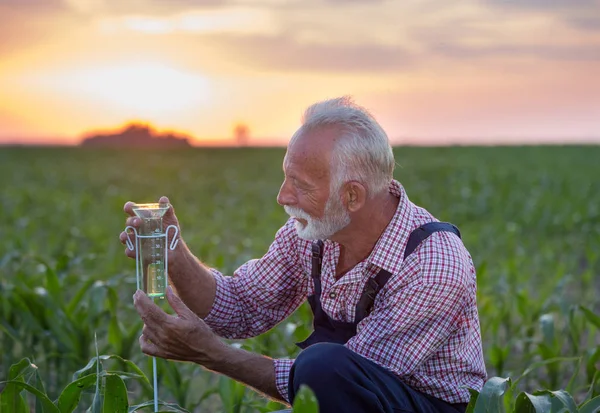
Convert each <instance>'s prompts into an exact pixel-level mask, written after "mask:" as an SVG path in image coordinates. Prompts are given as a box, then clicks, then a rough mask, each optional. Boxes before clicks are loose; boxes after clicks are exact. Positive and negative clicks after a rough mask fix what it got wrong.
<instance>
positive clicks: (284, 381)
mask: <svg viewBox="0 0 600 413" xmlns="http://www.w3.org/2000/svg"><path fill="white" fill-rule="evenodd" d="M294 361H295V359H274V360H273V362H274V364H275V386H276V387H277V391H278V392H279V394H280V395H281V397H283V399H284V400H285V401H287V402H288V403H289V401H290V398H289V395H288V382H289V378H290V370H291V368H292V365H293V364H294Z"/></svg>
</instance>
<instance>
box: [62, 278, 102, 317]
mask: <svg viewBox="0 0 600 413" xmlns="http://www.w3.org/2000/svg"><path fill="white" fill-rule="evenodd" d="M94 282H96V280H95V279H94V278H89V279H88V280H86V281H85V282H84V283H83V285H82V286H81V287H80V288H79V290H77V292H76V293H75V295H74V296H73V298H71V301H69V305H67V314H68V315H73V314H75V312H76V310H77V307H78V306H79V303H80V302H81V300H82V299H83V297H84V296H85V294H86V293H87V292H88V290H89V289H90V287H91V286H92V285H93V284H94Z"/></svg>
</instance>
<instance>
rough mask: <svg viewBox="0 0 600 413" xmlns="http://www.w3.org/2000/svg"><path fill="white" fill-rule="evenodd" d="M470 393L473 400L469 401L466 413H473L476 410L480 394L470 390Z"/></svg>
mask: <svg viewBox="0 0 600 413" xmlns="http://www.w3.org/2000/svg"><path fill="white" fill-rule="evenodd" d="M468 390H469V393H471V399H469V404H468V405H467V410H466V411H465V413H473V411H474V410H475V404H476V403H477V398H478V397H479V392H478V391H477V390H474V389H468Z"/></svg>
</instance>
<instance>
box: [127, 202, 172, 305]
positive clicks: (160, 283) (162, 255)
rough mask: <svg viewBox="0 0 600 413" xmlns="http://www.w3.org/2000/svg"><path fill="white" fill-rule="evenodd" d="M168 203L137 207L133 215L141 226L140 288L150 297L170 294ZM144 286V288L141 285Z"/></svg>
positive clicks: (139, 241) (138, 245) (139, 254)
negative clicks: (165, 216) (165, 222)
mask: <svg viewBox="0 0 600 413" xmlns="http://www.w3.org/2000/svg"><path fill="white" fill-rule="evenodd" d="M168 209H169V204H136V205H134V207H133V212H134V213H135V215H136V216H138V217H139V218H140V219H141V220H142V223H141V225H140V227H139V232H138V233H137V248H138V255H137V261H138V263H137V265H139V269H140V270H141V271H140V274H139V275H141V280H138V288H141V289H142V290H143V291H144V292H145V293H146V294H147V295H148V296H149V297H152V298H153V297H159V298H164V297H165V293H166V291H167V245H166V244H167V234H166V232H164V231H163V222H162V217H163V216H164V215H165V213H166V212H167V211H168ZM140 283H141V285H139V284H140Z"/></svg>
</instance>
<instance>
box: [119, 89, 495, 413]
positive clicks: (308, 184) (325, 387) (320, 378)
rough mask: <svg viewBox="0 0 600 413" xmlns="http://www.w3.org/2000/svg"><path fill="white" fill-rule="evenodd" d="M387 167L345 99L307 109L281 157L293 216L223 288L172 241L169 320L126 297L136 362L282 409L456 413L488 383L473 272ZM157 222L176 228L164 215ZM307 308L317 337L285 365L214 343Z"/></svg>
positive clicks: (282, 196) (374, 130)
mask: <svg viewBox="0 0 600 413" xmlns="http://www.w3.org/2000/svg"><path fill="white" fill-rule="evenodd" d="M394 164H395V163H394V157H393V153H392V148H391V146H390V144H389V141H388V138H387V136H386V134H385V132H384V131H383V130H382V128H381V127H380V126H379V124H378V123H377V122H376V121H375V120H374V119H373V117H372V116H371V115H370V114H369V113H368V112H367V111H366V110H365V109H363V108H362V107H360V106H358V105H356V104H354V103H353V102H352V101H351V100H350V99H349V98H345V97H344V98H338V99H332V100H327V101H324V102H319V103H316V104H314V105H312V106H311V107H309V108H308V109H307V111H306V113H305V115H304V118H303V123H302V125H301V127H300V128H299V129H298V131H297V132H296V133H295V134H294V136H293V137H292V139H291V141H290V143H289V145H288V148H287V153H286V155H285V158H284V160H283V170H284V173H285V179H284V181H283V184H282V186H281V189H280V191H279V195H278V197H277V202H278V203H279V204H280V205H282V206H283V207H284V209H285V211H286V212H287V213H288V214H289V215H290V219H289V220H288V221H287V222H286V223H285V225H283V227H281V228H280V229H279V231H278V232H277V234H276V236H275V239H274V241H273V243H272V244H271V246H270V247H269V249H268V251H267V252H266V254H265V255H264V256H263V257H261V258H259V259H255V260H251V261H249V262H247V263H245V264H244V265H242V266H241V267H240V268H238V269H237V270H236V271H235V272H234V274H233V276H231V277H226V276H223V275H222V274H221V273H220V272H219V271H218V270H216V269H214V268H208V267H207V266H205V265H204V264H202V263H201V262H200V261H199V260H198V259H197V258H196V257H195V256H194V255H193V254H192V253H191V252H190V250H189V249H188V247H187V246H186V244H185V243H184V242H183V240H182V239H180V240H179V241H180V242H179V243H178V245H177V248H176V250H175V251H172V252H171V255H170V257H169V260H170V263H169V274H170V280H171V282H172V284H173V285H174V287H175V289H176V291H177V295H175V293H174V292H173V291H172V290H171V289H169V291H168V292H167V299H168V300H169V302H170V304H171V306H172V307H173V309H174V310H175V312H176V313H177V316H170V315H167V314H166V313H164V312H162V310H160V309H159V307H157V306H156V305H154V304H153V303H152V301H150V299H149V298H148V297H146V296H145V295H144V294H143V293H141V292H140V291H138V292H136V294H135V296H134V302H135V306H136V308H137V310H138V312H139V314H140V316H141V317H142V320H143V321H144V328H143V334H142V336H141V337H140V344H141V348H142V351H143V352H144V353H146V354H148V355H153V356H157V357H162V358H167V359H172V360H182V361H189V362H194V363H198V364H200V365H202V366H204V367H205V368H207V369H209V370H212V371H215V372H218V373H221V374H224V375H227V376H229V377H231V378H233V379H235V380H238V381H240V382H242V383H245V384H246V385H248V386H251V387H253V388H254V389H256V390H257V391H259V392H261V393H263V394H265V395H267V396H269V397H272V398H274V399H276V400H279V401H282V402H284V403H288V404H291V403H293V400H294V397H295V394H296V393H297V391H298V389H299V387H300V385H302V384H305V385H307V386H309V387H310V388H311V389H312V390H313V391H314V392H315V394H316V396H317V399H318V402H319V405H320V411H321V413H332V412H365V413H375V412H390V413H391V412H399V411H407V412H455V411H459V412H463V411H464V410H465V409H466V405H467V403H468V401H469V391H468V390H467V389H468V388H473V389H476V390H478V391H479V390H481V388H482V386H483V383H484V381H485V379H486V371H485V366H484V362H483V355H482V346H481V336H480V327H479V319H478V313H477V305H476V276H475V269H474V266H473V262H472V260H471V257H470V255H469V252H468V251H467V250H466V248H465V247H464V245H463V243H462V241H461V238H460V233H459V231H458V229H457V228H456V227H454V226H453V225H450V224H447V223H441V222H439V221H438V220H437V219H436V218H434V217H433V216H432V215H431V214H430V213H429V212H427V211H426V210H425V209H423V208H421V207H419V206H416V205H415V204H413V203H412V202H411V201H410V200H409V199H408V197H407V195H406V193H405V191H404V188H403V187H402V185H401V184H400V183H399V182H398V181H396V180H394V179H393V177H392V175H393V170H394ZM161 202H168V199H167V198H166V197H163V198H161ZM131 206H132V204H131V203H127V204H125V208H124V209H125V212H126V213H128V214H129V215H131V216H130V217H129V218H128V219H127V224H128V225H134V226H137V225H139V219H138V218H135V217H133V214H132V211H131ZM164 222H165V225H170V224H175V225H178V223H177V218H176V217H175V214H174V211H173V208H172V207H171V209H170V210H169V211H168V212H167V215H166V216H165V218H164ZM127 236H128V235H127V234H126V233H124V232H123V233H121V236H120V238H121V242H122V243H125V241H126V238H127ZM126 254H127V255H128V256H130V257H134V256H135V253H134V252H132V251H128V250H127V249H126ZM307 299H308V302H309V303H310V306H311V308H312V310H313V313H314V332H313V333H312V334H311V335H310V336H309V337H308V338H307V339H306V340H305V341H303V342H302V343H298V345H299V347H301V348H302V349H303V351H301V352H300V354H299V355H298V357H297V358H296V359H295V360H294V359H271V358H269V357H267V356H264V355H258V354H252V353H249V352H247V351H244V350H241V349H238V348H235V347H232V346H228V345H227V344H226V343H225V342H224V341H223V340H220V339H219V336H220V337H224V338H236V339H239V338H247V337H253V336H257V335H259V334H262V333H264V332H265V331H267V330H269V329H271V328H272V327H274V326H275V325H277V324H278V323H280V322H281V321H282V320H284V319H285V318H286V317H288V316H289V315H290V314H292V313H293V312H294V310H296V309H297V308H298V307H299V306H300V305H301V304H302V303H304V302H305V300H307Z"/></svg>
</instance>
